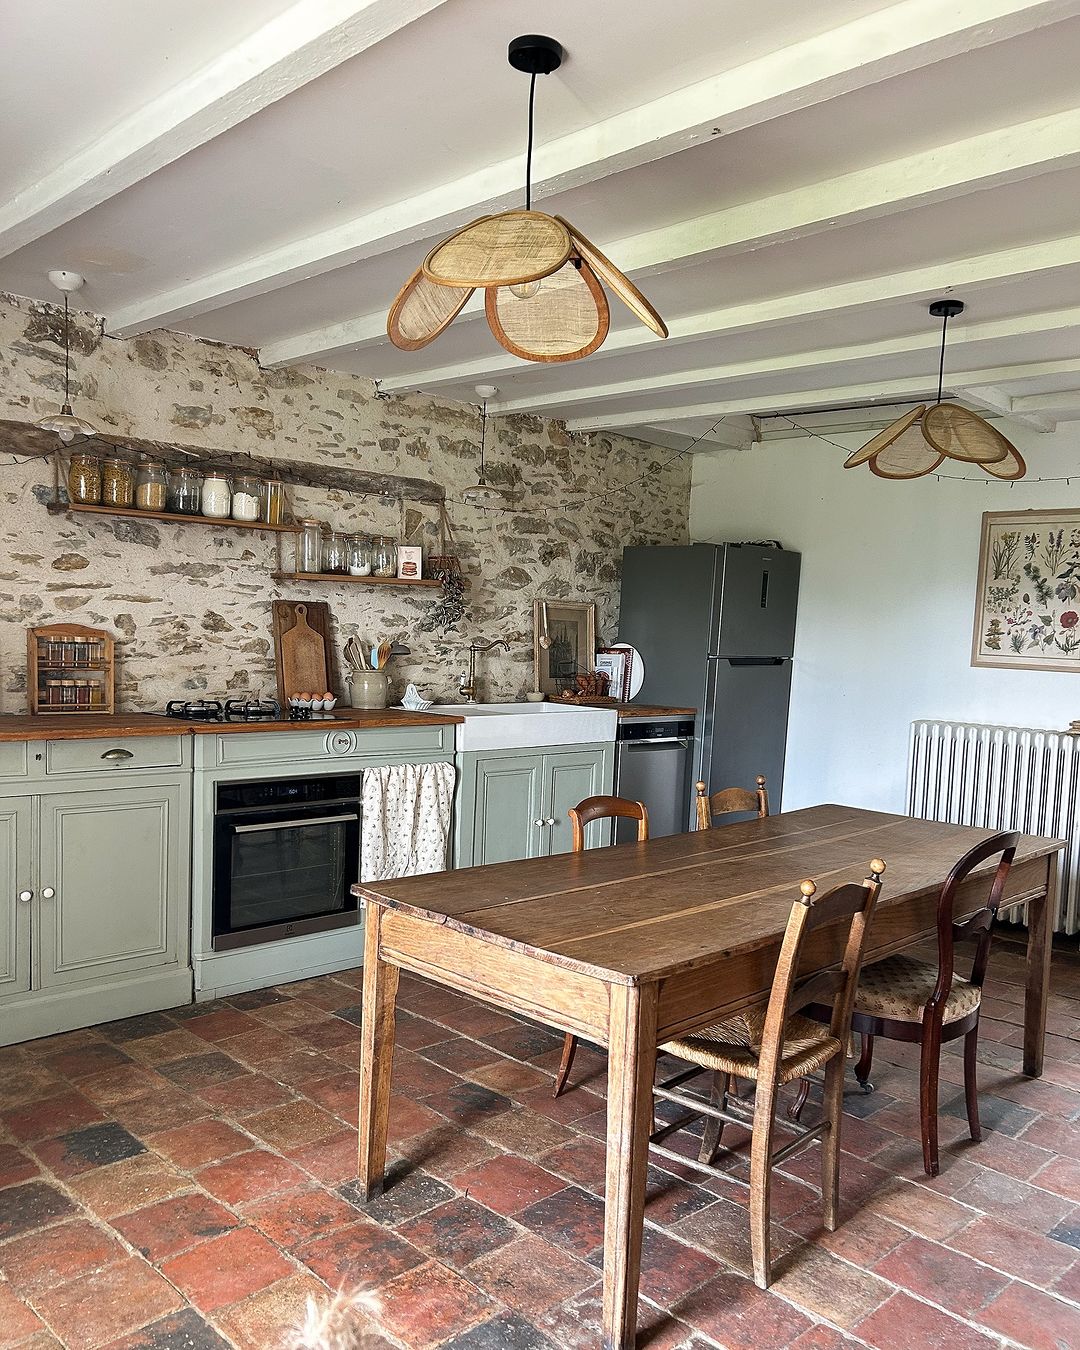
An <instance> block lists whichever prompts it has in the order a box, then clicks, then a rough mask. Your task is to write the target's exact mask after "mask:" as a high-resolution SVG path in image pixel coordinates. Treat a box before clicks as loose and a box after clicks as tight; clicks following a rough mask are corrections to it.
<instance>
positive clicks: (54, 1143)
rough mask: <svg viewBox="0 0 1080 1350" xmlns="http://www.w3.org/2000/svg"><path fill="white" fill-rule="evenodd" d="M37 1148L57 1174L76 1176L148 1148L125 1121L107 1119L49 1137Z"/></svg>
mask: <svg viewBox="0 0 1080 1350" xmlns="http://www.w3.org/2000/svg"><path fill="white" fill-rule="evenodd" d="M34 1151H35V1152H36V1153H37V1155H38V1157H39V1158H40V1159H41V1161H42V1162H43V1163H44V1164H45V1166H46V1167H48V1168H49V1169H50V1170H51V1171H53V1172H55V1173H56V1175H57V1176H59V1177H73V1176H77V1175H78V1174H79V1173H80V1172H89V1171H90V1170H91V1169H92V1168H94V1167H104V1166H105V1165H106V1164H108V1163H114V1162H123V1160H124V1159H125V1158H134V1157H136V1156H137V1155H138V1154H140V1153H145V1152H146V1145H145V1144H144V1143H143V1142H142V1140H141V1139H136V1138H135V1136H134V1135H133V1134H132V1133H131V1132H130V1131H128V1130H125V1129H124V1127H123V1126H122V1125H117V1124H116V1123H115V1121H107V1122H106V1123H104V1124H102V1125H84V1126H83V1128H82V1129H81V1130H70V1131H69V1132H68V1133H67V1134H62V1135H59V1136H58V1137H57V1138H56V1139H46V1140H44V1142H42V1143H40V1144H38V1145H37V1147H36V1149H35V1150H34Z"/></svg>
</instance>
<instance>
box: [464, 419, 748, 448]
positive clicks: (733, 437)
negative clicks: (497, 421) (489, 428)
mask: <svg viewBox="0 0 1080 1350" xmlns="http://www.w3.org/2000/svg"><path fill="white" fill-rule="evenodd" d="M489 411H490V409H489ZM628 434H629V435H632V436H636V437H637V438H638V439H639V440H642V441H648V442H649V443H650V444H652V445H663V446H666V447H667V448H668V449H669V450H688V449H689V448H690V447H691V446H695V447H696V446H698V445H700V446H701V448H702V449H703V450H713V449H719V448H721V447H722V448H724V449H726V450H749V448H750V447H751V446H752V445H753V444H754V442H755V441H756V440H757V439H758V434H757V425H756V423H755V422H754V419H753V418H752V417H745V416H739V415H738V414H733V415H732V416H730V417H725V418H724V420H723V421H722V422H721V423H720V425H719V426H715V427H712V428H710V429H709V430H708V431H707V432H705V433H704V434H703V435H700V436H698V435H695V434H694V432H693V431H690V430H688V429H687V428H685V427H684V428H682V429H681V430H680V429H679V428H678V427H668V426H662V425H660V424H657V423H653V424H651V425H642V426H639V427H635V428H633V429H631V430H629V432H628Z"/></svg>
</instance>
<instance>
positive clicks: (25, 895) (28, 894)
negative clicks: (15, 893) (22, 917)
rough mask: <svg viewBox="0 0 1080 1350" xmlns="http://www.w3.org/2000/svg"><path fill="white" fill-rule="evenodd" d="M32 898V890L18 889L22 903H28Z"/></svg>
mask: <svg viewBox="0 0 1080 1350" xmlns="http://www.w3.org/2000/svg"><path fill="white" fill-rule="evenodd" d="M33 898H34V892H33V891H20V892H19V899H20V900H21V901H22V902H23V904H24V905H28V904H29V903H30V901H31V900H33Z"/></svg>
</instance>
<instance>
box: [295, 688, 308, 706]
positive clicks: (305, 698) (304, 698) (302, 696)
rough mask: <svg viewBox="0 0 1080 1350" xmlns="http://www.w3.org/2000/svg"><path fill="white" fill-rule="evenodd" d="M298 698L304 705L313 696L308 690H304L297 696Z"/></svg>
mask: <svg viewBox="0 0 1080 1350" xmlns="http://www.w3.org/2000/svg"><path fill="white" fill-rule="evenodd" d="M296 697H297V698H298V699H299V700H300V701H301V702H302V703H306V702H307V701H308V700H309V699H310V698H311V695H310V694H309V693H308V691H307V690H306V689H302V690H301V691H300V693H299V694H297V695H296Z"/></svg>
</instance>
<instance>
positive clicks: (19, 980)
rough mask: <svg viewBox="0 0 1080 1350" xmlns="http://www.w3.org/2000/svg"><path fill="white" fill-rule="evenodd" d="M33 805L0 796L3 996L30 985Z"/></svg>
mask: <svg viewBox="0 0 1080 1350" xmlns="http://www.w3.org/2000/svg"><path fill="white" fill-rule="evenodd" d="M31 866H32V862H31V807H30V798H29V797H0V887H2V888H3V889H2V891H0V895H2V899H0V998H2V997H4V996H5V995H7V994H24V993H26V991H27V990H28V989H29V988H30V907H31V904H32V902H33V898H34V893H33V889H32V873H31Z"/></svg>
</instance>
